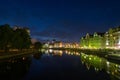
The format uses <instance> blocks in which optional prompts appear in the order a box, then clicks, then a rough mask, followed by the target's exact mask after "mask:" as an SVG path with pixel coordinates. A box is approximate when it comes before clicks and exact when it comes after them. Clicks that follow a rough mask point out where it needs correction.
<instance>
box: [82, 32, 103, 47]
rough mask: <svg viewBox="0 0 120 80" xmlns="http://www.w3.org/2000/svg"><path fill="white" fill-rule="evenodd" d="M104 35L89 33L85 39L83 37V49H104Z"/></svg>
mask: <svg viewBox="0 0 120 80" xmlns="http://www.w3.org/2000/svg"><path fill="white" fill-rule="evenodd" d="M104 43H105V40H104V33H97V32H95V33H94V34H93V35H90V34H89V33H87V34H86V36H85V37H82V38H81V40H80V45H81V47H82V48H88V49H91V48H92V49H100V48H104Z"/></svg>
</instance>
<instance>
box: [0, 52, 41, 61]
mask: <svg viewBox="0 0 120 80" xmlns="http://www.w3.org/2000/svg"><path fill="white" fill-rule="evenodd" d="M38 52H39V51H37V50H27V51H17V52H7V53H5V52H2V53H0V59H5V58H11V57H16V56H21V55H26V54H33V53H38Z"/></svg>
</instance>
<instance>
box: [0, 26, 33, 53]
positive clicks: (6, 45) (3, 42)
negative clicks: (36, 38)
mask: <svg viewBox="0 0 120 80" xmlns="http://www.w3.org/2000/svg"><path fill="white" fill-rule="evenodd" d="M30 45H31V38H30V35H29V34H28V32H27V31H26V29H21V28H20V29H19V28H18V29H15V30H14V29H13V28H11V27H10V25H8V24H4V25H0V50H5V51H8V50H9V49H19V50H22V49H28V48H30Z"/></svg>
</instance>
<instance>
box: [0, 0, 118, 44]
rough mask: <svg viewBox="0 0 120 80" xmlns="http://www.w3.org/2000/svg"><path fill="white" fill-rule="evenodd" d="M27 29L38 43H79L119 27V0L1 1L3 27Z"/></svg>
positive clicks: (0, 12)
mask: <svg viewBox="0 0 120 80" xmlns="http://www.w3.org/2000/svg"><path fill="white" fill-rule="evenodd" d="M6 23H7V24H10V25H11V26H14V25H18V26H23V27H24V26H25V27H29V28H30V30H31V37H32V38H36V39H38V40H41V41H42V40H51V39H56V40H62V41H69V42H73V41H77V42H79V40H80V37H82V36H84V35H85V34H86V33H93V32H105V31H107V30H108V29H109V28H110V27H115V26H118V25H120V0H0V25H2V24H6Z"/></svg>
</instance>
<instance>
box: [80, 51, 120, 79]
mask: <svg viewBox="0 0 120 80" xmlns="http://www.w3.org/2000/svg"><path fill="white" fill-rule="evenodd" d="M81 60H82V63H83V64H84V63H85V64H86V67H87V68H88V69H89V68H90V66H94V69H95V70H96V71H97V72H98V71H101V70H103V69H104V70H106V72H107V73H108V74H109V75H111V76H112V77H113V78H114V80H115V79H116V78H117V79H120V65H119V64H115V63H112V62H108V61H107V60H105V59H103V58H99V57H97V56H93V55H86V54H84V53H81Z"/></svg>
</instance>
